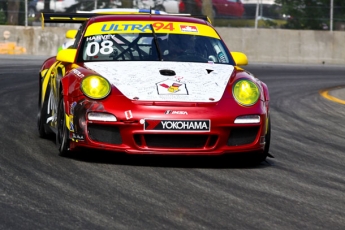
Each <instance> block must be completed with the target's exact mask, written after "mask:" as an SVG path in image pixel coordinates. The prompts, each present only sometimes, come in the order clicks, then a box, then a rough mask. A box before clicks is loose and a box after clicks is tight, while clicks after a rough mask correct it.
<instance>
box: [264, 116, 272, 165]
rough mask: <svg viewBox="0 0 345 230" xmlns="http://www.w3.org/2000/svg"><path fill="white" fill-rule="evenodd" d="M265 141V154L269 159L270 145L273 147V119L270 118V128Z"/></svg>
mask: <svg viewBox="0 0 345 230" xmlns="http://www.w3.org/2000/svg"><path fill="white" fill-rule="evenodd" d="M265 141H266V144H265V149H264V154H265V156H266V157H267V156H268V155H269V150H270V145H271V119H270V117H268V127H267V133H266V135H265ZM266 157H265V159H266ZM265 159H264V160H265Z"/></svg>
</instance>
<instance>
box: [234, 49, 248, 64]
mask: <svg viewBox="0 0 345 230" xmlns="http://www.w3.org/2000/svg"><path fill="white" fill-rule="evenodd" d="M231 55H232V57H233V59H234V61H235V63H236V65H237V66H242V65H248V58H247V55H245V54H244V53H241V52H231Z"/></svg>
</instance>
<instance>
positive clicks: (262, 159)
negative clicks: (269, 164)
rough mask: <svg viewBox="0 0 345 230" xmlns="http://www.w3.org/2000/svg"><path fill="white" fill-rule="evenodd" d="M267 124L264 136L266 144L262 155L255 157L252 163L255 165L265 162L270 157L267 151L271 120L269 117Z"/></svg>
mask: <svg viewBox="0 0 345 230" xmlns="http://www.w3.org/2000/svg"><path fill="white" fill-rule="evenodd" d="M267 122H268V124H267V132H266V135H265V142H266V143H265V148H264V151H263V152H262V153H260V154H257V155H255V157H254V161H255V162H256V163H261V162H263V161H265V160H266V158H267V157H268V156H270V154H269V149H270V144H271V119H270V118H269V117H268V119H267Z"/></svg>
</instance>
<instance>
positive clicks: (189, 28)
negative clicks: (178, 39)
mask: <svg viewBox="0 0 345 230" xmlns="http://www.w3.org/2000/svg"><path fill="white" fill-rule="evenodd" d="M180 28H181V31H183V32H198V28H197V27H196V26H183V25H180Z"/></svg>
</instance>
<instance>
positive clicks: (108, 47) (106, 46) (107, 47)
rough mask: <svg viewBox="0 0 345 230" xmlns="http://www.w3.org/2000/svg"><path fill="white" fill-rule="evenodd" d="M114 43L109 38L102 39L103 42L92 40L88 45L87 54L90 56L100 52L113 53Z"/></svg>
mask: <svg viewBox="0 0 345 230" xmlns="http://www.w3.org/2000/svg"><path fill="white" fill-rule="evenodd" d="M113 44H114V43H113V42H112V41H109V40H107V41H102V42H101V44H99V43H98V42H90V43H89V44H87V47H86V55H87V56H89V57H94V56H96V55H97V54H98V53H101V54H104V55H107V54H111V53H112V52H113V51H114V49H113Z"/></svg>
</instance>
